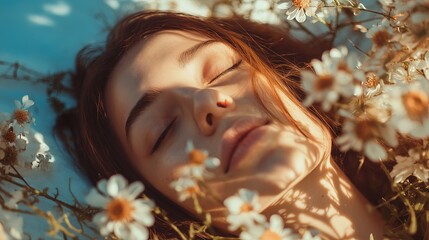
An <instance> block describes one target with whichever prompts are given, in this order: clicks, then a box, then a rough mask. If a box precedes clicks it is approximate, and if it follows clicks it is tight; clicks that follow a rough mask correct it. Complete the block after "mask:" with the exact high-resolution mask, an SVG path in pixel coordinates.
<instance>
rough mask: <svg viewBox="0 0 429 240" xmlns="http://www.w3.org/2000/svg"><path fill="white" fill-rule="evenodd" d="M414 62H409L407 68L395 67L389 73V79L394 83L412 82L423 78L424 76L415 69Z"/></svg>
mask: <svg viewBox="0 0 429 240" xmlns="http://www.w3.org/2000/svg"><path fill="white" fill-rule="evenodd" d="M416 64H417V62H409V65H408V67H407V68H405V67H403V66H400V67H396V68H395V69H394V70H393V72H392V74H391V80H392V81H393V82H395V83H412V82H415V81H420V80H423V78H424V76H423V75H422V74H421V73H420V72H419V71H417V66H416Z"/></svg>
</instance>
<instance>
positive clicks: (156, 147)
mask: <svg viewBox="0 0 429 240" xmlns="http://www.w3.org/2000/svg"><path fill="white" fill-rule="evenodd" d="M176 119H177V117H175V118H174V119H173V120H172V121H171V122H170V123H169V124H168V126H167V127H166V128H165V129H164V131H162V133H161V135H159V137H158V139H157V140H156V142H155V144H154V145H153V147H152V150H151V154H152V153H154V152H155V151H156V150H157V149H158V148H159V147H160V146H161V144H162V143H163V141H164V139H165V137H167V134H168V133H169V132H170V130H171V128H172V127H173V125H174V122H176Z"/></svg>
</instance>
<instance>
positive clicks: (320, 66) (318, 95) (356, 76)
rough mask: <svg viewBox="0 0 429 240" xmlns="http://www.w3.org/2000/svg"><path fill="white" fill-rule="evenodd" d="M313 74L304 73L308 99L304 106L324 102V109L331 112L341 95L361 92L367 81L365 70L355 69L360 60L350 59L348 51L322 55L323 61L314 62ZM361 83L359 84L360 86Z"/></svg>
mask: <svg viewBox="0 0 429 240" xmlns="http://www.w3.org/2000/svg"><path fill="white" fill-rule="evenodd" d="M311 65H312V67H313V69H314V73H313V72H311V71H302V72H301V79H302V86H303V89H304V91H305V92H306V94H307V96H306V99H305V100H304V102H303V104H304V105H305V106H309V105H311V104H313V102H321V103H322V109H323V110H324V111H329V110H330V109H331V107H332V104H333V103H335V102H337V101H338V99H339V98H340V96H344V97H351V96H353V95H354V94H355V93H356V92H359V89H361V86H360V84H361V83H362V82H363V81H365V75H364V73H363V72H362V71H360V70H358V69H356V66H357V61H356V59H355V58H354V57H353V56H348V51H347V48H345V47H340V48H338V49H336V48H334V49H331V50H330V51H327V52H325V53H323V55H322V61H320V60H318V59H313V60H312V61H311ZM357 83H360V84H357Z"/></svg>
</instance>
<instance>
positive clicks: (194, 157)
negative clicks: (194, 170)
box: [188, 149, 206, 164]
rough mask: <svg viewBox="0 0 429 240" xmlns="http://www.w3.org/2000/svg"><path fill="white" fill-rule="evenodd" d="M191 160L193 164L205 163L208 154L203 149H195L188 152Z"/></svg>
mask: <svg viewBox="0 0 429 240" xmlns="http://www.w3.org/2000/svg"><path fill="white" fill-rule="evenodd" d="M188 158H189V161H190V162H191V163H193V164H203V163H204V160H205V159H206V154H204V152H203V151H201V150H198V149H194V150H192V151H191V152H190V153H189V154H188Z"/></svg>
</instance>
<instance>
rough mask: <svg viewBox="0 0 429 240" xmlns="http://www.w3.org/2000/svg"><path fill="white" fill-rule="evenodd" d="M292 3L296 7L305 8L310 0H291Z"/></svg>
mask: <svg viewBox="0 0 429 240" xmlns="http://www.w3.org/2000/svg"><path fill="white" fill-rule="evenodd" d="M293 5H295V7H298V8H307V7H309V6H310V0H293Z"/></svg>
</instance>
